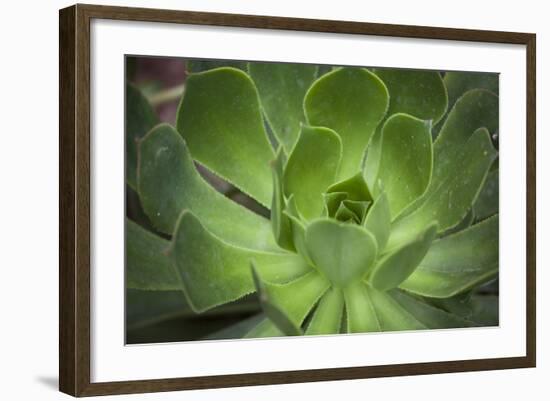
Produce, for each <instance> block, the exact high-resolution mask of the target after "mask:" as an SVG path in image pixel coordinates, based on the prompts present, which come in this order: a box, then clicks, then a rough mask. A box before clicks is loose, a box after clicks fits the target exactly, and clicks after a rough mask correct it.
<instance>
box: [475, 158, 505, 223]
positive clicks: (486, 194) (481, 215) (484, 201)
mask: <svg viewBox="0 0 550 401" xmlns="http://www.w3.org/2000/svg"><path fill="white" fill-rule="evenodd" d="M498 193H499V190H498V168H497V169H496V170H493V171H490V172H489V174H488V175H487V179H486V180H485V184H484V185H483V188H482V189H481V192H480V193H479V195H478V197H477V199H476V202H475V203H474V206H473V210H474V216H475V218H476V219H477V220H483V219H486V218H487V217H490V216H492V215H494V214H496V213H498V204H499V196H498Z"/></svg>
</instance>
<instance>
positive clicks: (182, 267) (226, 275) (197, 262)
mask: <svg viewBox="0 0 550 401" xmlns="http://www.w3.org/2000/svg"><path fill="white" fill-rule="evenodd" d="M169 255H170V257H171V259H172V262H173V264H174V266H175V268H176V271H177V272H178V277H179V279H180V282H181V285H182V287H183V288H184V290H185V293H186V295H187V298H188V300H189V304H190V305H191V307H192V308H193V309H194V310H195V311H197V312H202V311H205V310H207V309H210V308H212V307H214V306H217V305H220V304H223V303H226V302H230V301H233V300H236V299H239V298H241V297H242V296H244V295H246V294H249V293H251V292H253V291H254V283H253V281H252V274H251V272H250V262H251V261H252V260H253V261H254V262H255V264H256V266H257V268H258V271H259V273H260V274H261V275H262V277H263V278H265V279H266V280H269V281H270V282H283V283H284V282H288V281H290V280H292V279H294V278H296V277H299V276H301V275H303V274H305V273H306V272H308V271H310V269H311V268H310V267H308V266H307V265H306V264H305V262H304V261H303V259H302V258H300V257H299V256H298V255H295V254H292V253H288V254H278V253H269V252H260V251H252V250H249V249H244V248H238V247H235V246H232V245H229V244H227V243H225V242H222V241H221V240H220V239H219V238H217V237H215V236H214V235H212V234H211V233H210V232H208V231H207V230H206V229H205V228H204V226H203V225H202V224H201V222H200V221H199V220H198V219H197V217H196V216H195V215H194V214H193V213H191V212H189V211H184V212H183V213H182V214H181V216H180V219H179V221H178V224H177V225H176V229H175V232H174V237H173V239H172V244H171V247H170V253H169Z"/></svg>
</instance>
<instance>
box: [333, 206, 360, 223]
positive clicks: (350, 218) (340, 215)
mask: <svg viewBox="0 0 550 401" xmlns="http://www.w3.org/2000/svg"><path fill="white" fill-rule="evenodd" d="M334 218H335V219H336V220H338V221H343V222H353V223H355V224H359V223H360V222H361V221H360V220H359V218H358V217H357V215H356V214H355V213H354V212H352V211H351V210H350V209H349V208H348V207H347V206H346V205H345V204H344V202H342V203H340V206H339V207H338V210H337V211H336V214H335V215H334Z"/></svg>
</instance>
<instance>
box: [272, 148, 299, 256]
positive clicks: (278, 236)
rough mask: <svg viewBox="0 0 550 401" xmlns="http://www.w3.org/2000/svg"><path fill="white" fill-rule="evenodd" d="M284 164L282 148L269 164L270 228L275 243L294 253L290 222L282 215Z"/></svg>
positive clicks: (283, 204) (283, 206) (283, 207)
mask: <svg viewBox="0 0 550 401" xmlns="http://www.w3.org/2000/svg"><path fill="white" fill-rule="evenodd" d="M285 162H286V157H285V153H284V152H283V148H282V147H280V148H279V150H278V151H277V156H276V157H275V160H273V161H272V162H271V170H272V174H273V200H272V201H271V228H272V229H273V236H274V237H275V241H277V244H279V246H280V247H281V248H284V249H287V250H289V251H294V250H295V247H294V241H293V236H292V227H291V224H292V223H291V222H290V220H289V218H288V216H287V215H285V214H283V211H284V209H285V207H286V204H285V195H284V192H283V191H284V190H283V170H284V166H285Z"/></svg>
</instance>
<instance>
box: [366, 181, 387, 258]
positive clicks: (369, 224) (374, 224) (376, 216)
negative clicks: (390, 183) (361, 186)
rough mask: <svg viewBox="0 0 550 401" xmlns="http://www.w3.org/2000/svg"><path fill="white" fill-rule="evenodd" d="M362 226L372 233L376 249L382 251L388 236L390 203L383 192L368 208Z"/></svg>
mask: <svg viewBox="0 0 550 401" xmlns="http://www.w3.org/2000/svg"><path fill="white" fill-rule="evenodd" d="M363 226H364V227H365V228H366V229H367V230H368V231H370V232H371V233H372V234H373V235H374V238H376V243H377V245H378V251H379V252H380V253H382V251H383V250H384V248H385V247H386V243H387V242H388V238H389V237H390V228H391V214H390V205H389V202H388V198H387V196H386V193H385V192H382V193H381V194H380V195H379V196H378V199H376V201H375V202H374V203H373V205H372V206H371V208H370V209H369V211H368V213H367V216H366V217H365V220H364V222H363Z"/></svg>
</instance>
